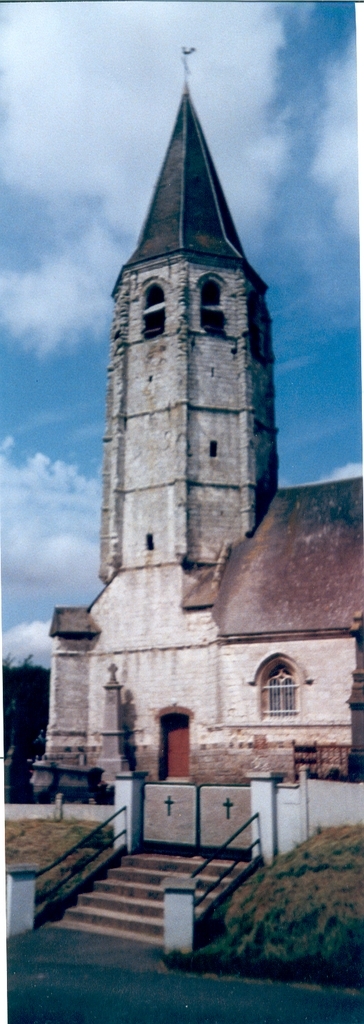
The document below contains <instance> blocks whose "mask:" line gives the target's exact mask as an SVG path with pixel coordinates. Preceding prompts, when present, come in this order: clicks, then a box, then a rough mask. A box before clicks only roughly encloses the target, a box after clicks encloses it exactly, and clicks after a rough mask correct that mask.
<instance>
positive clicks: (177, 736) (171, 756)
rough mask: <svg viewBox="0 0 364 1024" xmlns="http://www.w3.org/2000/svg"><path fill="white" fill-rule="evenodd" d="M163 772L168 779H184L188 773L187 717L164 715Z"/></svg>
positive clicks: (188, 742) (188, 741) (188, 743)
mask: <svg viewBox="0 0 364 1024" xmlns="http://www.w3.org/2000/svg"><path fill="white" fill-rule="evenodd" d="M163 727H164V737H165V772H166V775H167V776H168V778H175V779H181V778H186V777H188V775H189V772H190V740H189V728H188V716H187V715H178V714H172V715H166V717H165V718H164V720H163Z"/></svg>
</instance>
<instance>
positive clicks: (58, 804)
mask: <svg viewBox="0 0 364 1024" xmlns="http://www.w3.org/2000/svg"><path fill="white" fill-rule="evenodd" d="M62 818H63V793H56V798H55V801H54V820H55V821H62Z"/></svg>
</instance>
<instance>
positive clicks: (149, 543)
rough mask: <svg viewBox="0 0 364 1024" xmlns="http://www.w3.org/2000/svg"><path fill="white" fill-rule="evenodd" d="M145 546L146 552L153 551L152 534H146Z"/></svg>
mask: <svg viewBox="0 0 364 1024" xmlns="http://www.w3.org/2000/svg"><path fill="white" fill-rule="evenodd" d="M146 545H147V551H154V540H153V534H152V533H147V536H146Z"/></svg>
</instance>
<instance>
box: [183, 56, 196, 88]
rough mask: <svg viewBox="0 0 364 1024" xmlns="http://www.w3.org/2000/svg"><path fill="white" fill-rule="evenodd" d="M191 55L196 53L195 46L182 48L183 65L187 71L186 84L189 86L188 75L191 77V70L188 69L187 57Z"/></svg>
mask: <svg viewBox="0 0 364 1024" xmlns="http://www.w3.org/2000/svg"><path fill="white" fill-rule="evenodd" d="M191 53H196V47H195V46H182V58H181V60H182V64H183V67H184V69H185V84H186V85H187V75H190V74H191V72H190V69H189V67H188V61H187V57H190V55H191Z"/></svg>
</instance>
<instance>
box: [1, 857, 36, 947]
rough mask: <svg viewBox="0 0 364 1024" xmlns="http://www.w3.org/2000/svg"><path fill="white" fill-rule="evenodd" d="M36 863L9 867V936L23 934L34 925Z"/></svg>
mask: <svg viewBox="0 0 364 1024" xmlns="http://www.w3.org/2000/svg"><path fill="white" fill-rule="evenodd" d="M37 870H38V868H37V865H36V864H13V865H12V866H11V867H8V868H7V871H6V874H7V885H6V931H7V936H8V938H10V936H11V935H21V934H22V933H23V932H29V931H32V930H33V927H34V897H35V879H36V874H37Z"/></svg>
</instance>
